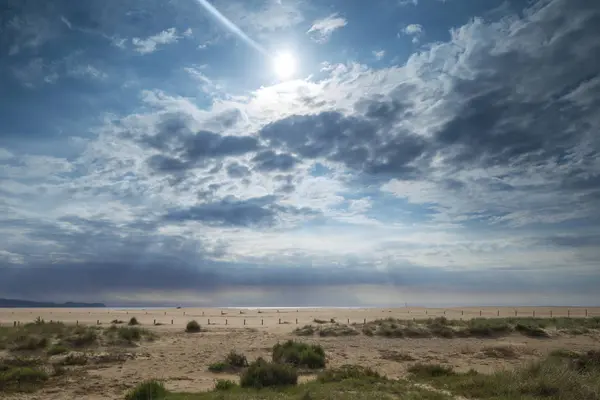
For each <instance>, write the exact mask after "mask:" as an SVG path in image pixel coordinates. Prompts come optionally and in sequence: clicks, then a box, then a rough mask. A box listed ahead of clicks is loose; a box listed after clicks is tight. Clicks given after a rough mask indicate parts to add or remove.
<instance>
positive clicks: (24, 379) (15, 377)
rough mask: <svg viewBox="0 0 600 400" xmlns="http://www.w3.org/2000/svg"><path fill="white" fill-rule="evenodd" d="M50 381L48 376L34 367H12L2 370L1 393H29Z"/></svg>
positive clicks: (0, 374) (0, 377) (0, 379)
mask: <svg viewBox="0 0 600 400" xmlns="http://www.w3.org/2000/svg"><path fill="white" fill-rule="evenodd" d="M46 380H48V374H47V373H46V372H44V371H42V370H40V369H37V368H32V367H11V368H8V369H7V370H4V371H3V370H0V391H1V390H18V391H27V390H30V389H33V388H34V387H35V386H37V385H40V384H42V383H43V382H45V381H46Z"/></svg>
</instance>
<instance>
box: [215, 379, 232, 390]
mask: <svg viewBox="0 0 600 400" xmlns="http://www.w3.org/2000/svg"><path fill="white" fill-rule="evenodd" d="M235 387H237V383H235V382H234V381H230V380H229V379H217V382H216V383H215V390H231V389H233V388H235Z"/></svg>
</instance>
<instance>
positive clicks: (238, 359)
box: [225, 350, 248, 368]
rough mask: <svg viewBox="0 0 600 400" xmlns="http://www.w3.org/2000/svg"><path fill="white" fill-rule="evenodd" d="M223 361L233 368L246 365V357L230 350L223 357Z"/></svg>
mask: <svg viewBox="0 0 600 400" xmlns="http://www.w3.org/2000/svg"><path fill="white" fill-rule="evenodd" d="M225 363H226V364H228V365H229V366H230V367H233V368H245V367H247V366H248V359H247V358H246V356H245V355H243V354H241V353H237V352H236V351H234V350H232V351H230V352H229V354H227V356H226V357H225Z"/></svg>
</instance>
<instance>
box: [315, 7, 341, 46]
mask: <svg viewBox="0 0 600 400" xmlns="http://www.w3.org/2000/svg"><path fill="white" fill-rule="evenodd" d="M347 23H348V21H346V19H345V18H343V17H340V16H338V14H337V13H334V14H331V15H330V16H328V17H326V18H323V19H318V20H316V21H314V22H313V24H312V26H311V27H310V29H309V30H308V31H306V33H308V34H309V35H310V36H311V37H312V39H313V40H314V41H316V42H319V43H324V42H326V41H328V40H329V38H330V37H331V35H332V34H333V32H334V31H336V30H338V29H340V28H343V27H344V26H346V25H347Z"/></svg>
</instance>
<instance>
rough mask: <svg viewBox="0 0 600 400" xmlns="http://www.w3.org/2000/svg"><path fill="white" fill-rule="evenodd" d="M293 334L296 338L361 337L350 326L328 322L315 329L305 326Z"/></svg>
mask: <svg viewBox="0 0 600 400" xmlns="http://www.w3.org/2000/svg"><path fill="white" fill-rule="evenodd" d="M325 324H327V325H325ZM293 333H294V335H296V336H312V335H314V334H318V335H319V336H321V337H329V336H356V335H360V332H359V331H357V330H356V329H354V328H352V327H350V326H348V325H344V324H338V323H327V322H326V321H324V322H323V323H322V324H321V325H317V326H316V327H313V326H312V325H304V326H303V327H302V328H296V329H295V330H294V331H293Z"/></svg>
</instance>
